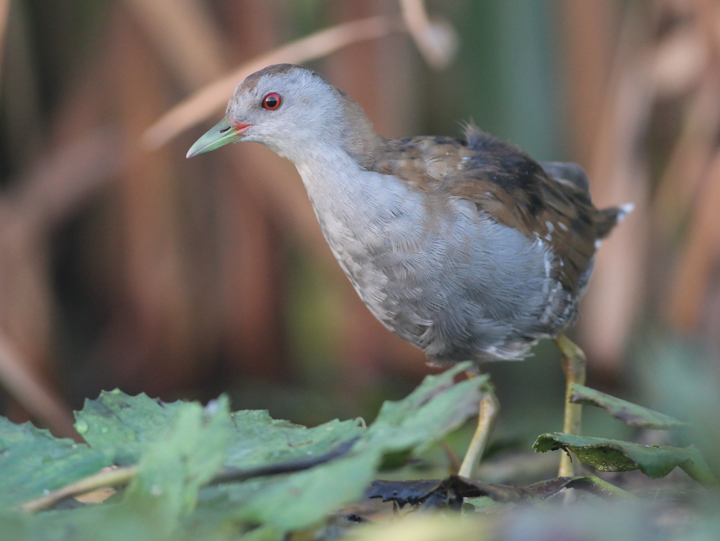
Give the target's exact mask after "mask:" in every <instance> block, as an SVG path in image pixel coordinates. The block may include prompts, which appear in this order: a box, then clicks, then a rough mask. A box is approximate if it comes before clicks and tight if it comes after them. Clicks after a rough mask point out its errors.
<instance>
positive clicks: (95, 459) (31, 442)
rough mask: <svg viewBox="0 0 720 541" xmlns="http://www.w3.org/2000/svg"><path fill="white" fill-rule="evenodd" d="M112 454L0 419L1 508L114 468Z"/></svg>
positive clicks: (29, 426) (27, 424) (28, 425)
mask: <svg viewBox="0 0 720 541" xmlns="http://www.w3.org/2000/svg"><path fill="white" fill-rule="evenodd" d="M112 456H113V453H112V452H106V451H105V450H102V449H91V448H90V447H88V446H87V445H84V444H81V443H76V442H74V441H73V440H70V439H64V438H63V439H57V438H55V437H53V436H52V434H50V432H49V431H47V430H41V429H39V428H35V427H34V426H33V425H32V424H30V423H24V424H21V425H16V424H14V423H12V422H10V421H9V420H7V419H5V418H4V417H0V472H2V473H1V474H0V508H2V507H9V508H12V507H14V506H16V505H18V504H19V503H21V502H23V501H25V500H29V499H32V498H36V497H39V496H42V495H43V493H44V492H46V491H47V492H49V491H51V490H55V489H57V488H60V487H62V486H64V485H67V484H69V483H72V482H74V481H77V480H78V479H81V478H83V477H85V476H87V475H91V474H93V473H96V472H97V471H99V470H100V469H102V468H104V467H105V466H109V465H110V464H112Z"/></svg>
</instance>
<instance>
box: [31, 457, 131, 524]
mask: <svg viewBox="0 0 720 541" xmlns="http://www.w3.org/2000/svg"><path fill="white" fill-rule="evenodd" d="M137 472H138V467H137V466H125V467H121V468H114V469H104V470H101V471H99V472H98V473H95V474H93V475H90V476H88V477H84V478H83V479H80V480H79V481H76V482H74V483H70V484H69V485H65V486H64V487H62V488H59V489H57V490H53V491H52V492H51V493H50V494H46V495H45V496H42V497H40V498H36V499H34V500H30V501H28V502H25V503H23V504H21V505H19V506H18V509H20V510H21V511H26V512H27V513H35V512H37V511H42V510H43V509H48V508H50V507H52V506H53V505H55V504H56V503H59V502H61V501H62V500H64V499H65V498H70V497H72V496H78V495H80V494H84V493H86V492H90V491H91V490H97V489H99V488H103V487H107V486H117V485H125V484H127V483H129V482H130V481H131V480H132V479H133V478H134V477H135V476H136V475H137Z"/></svg>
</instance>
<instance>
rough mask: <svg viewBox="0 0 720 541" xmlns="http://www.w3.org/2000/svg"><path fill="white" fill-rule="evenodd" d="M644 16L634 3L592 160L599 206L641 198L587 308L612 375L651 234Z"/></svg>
mask: <svg viewBox="0 0 720 541" xmlns="http://www.w3.org/2000/svg"><path fill="white" fill-rule="evenodd" d="M641 17H642V15H641V13H639V11H638V9H637V6H633V5H630V6H629V7H628V8H627V12H626V14H625V16H624V21H623V28H622V29H621V34H620V45H619V47H618V51H617V54H616V57H615V59H614V62H613V64H614V66H613V72H612V73H611V77H610V84H609V85H608V92H607V94H606V95H607V98H606V101H605V104H604V106H603V112H602V114H601V116H600V119H601V120H600V124H599V127H597V138H596V140H595V145H594V152H593V157H592V162H591V166H590V168H589V173H590V174H589V176H590V178H591V179H592V182H593V199H594V200H595V201H596V204H597V205H598V206H600V207H603V206H607V205H616V204H623V203H634V204H635V206H636V208H635V211H634V212H633V213H632V214H631V215H630V217H629V218H628V219H627V220H626V221H625V222H623V223H622V224H621V225H620V226H619V228H618V231H617V232H616V233H615V234H613V235H611V236H610V238H608V239H606V240H605V241H603V245H602V248H601V249H600V250H599V252H598V256H597V263H596V266H595V271H594V273H593V279H592V284H591V287H590V288H589V290H588V294H587V296H586V298H585V303H584V307H583V310H582V313H583V317H582V319H581V324H582V335H583V343H584V346H585V347H586V348H587V349H586V351H587V352H588V357H590V358H591V359H592V361H593V364H594V366H595V367H597V368H598V369H599V370H600V371H602V372H605V373H606V374H607V375H608V376H610V377H613V374H616V373H617V370H618V367H619V363H620V361H621V359H622V354H623V351H624V348H625V343H626V340H627V337H628V335H629V332H630V330H631V326H632V322H633V318H634V316H635V313H636V310H637V306H638V305H639V303H640V301H641V298H640V295H641V294H642V288H641V284H642V280H643V278H642V277H643V275H644V272H645V271H644V266H645V252H646V250H647V240H648V228H649V224H648V218H647V214H646V212H645V209H646V207H647V198H648V194H647V183H648V171H647V168H646V164H645V161H644V159H643V156H642V155H640V153H639V152H638V146H637V141H639V140H641V139H642V136H643V135H644V134H645V132H646V130H647V125H648V121H649V118H650V115H651V111H652V104H653V102H654V99H655V87H654V85H653V81H652V78H651V77H650V74H649V69H648V67H647V65H648V59H647V54H648V53H647V51H646V50H645V48H644V47H643V42H642V34H643V33H642V30H641V29H642V20H641ZM639 38H640V39H639Z"/></svg>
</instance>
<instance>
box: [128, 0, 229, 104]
mask: <svg viewBox="0 0 720 541" xmlns="http://www.w3.org/2000/svg"><path fill="white" fill-rule="evenodd" d="M126 4H127V6H128V7H129V8H130V9H131V11H133V13H134V14H135V15H136V16H137V17H138V19H139V20H140V21H141V22H142V23H143V25H144V26H145V28H146V29H147V31H148V33H149V35H150V37H151V39H152V40H153V42H154V44H155V45H156V46H157V48H158V49H159V50H160V53H161V54H162V56H163V58H164V59H165V60H166V62H167V63H168V64H169V66H170V68H171V69H172V71H173V72H174V73H175V75H176V76H177V77H178V78H179V79H180V80H181V81H182V82H183V83H184V85H185V86H186V87H187V88H188V89H191V90H194V89H196V88H198V87H200V86H202V85H203V84H206V83H207V82H208V81H211V80H213V79H215V78H217V77H219V76H220V75H221V74H222V72H223V68H224V66H223V62H222V59H223V53H222V51H223V47H222V39H221V37H220V36H219V35H218V32H217V31H216V29H215V26H214V24H213V21H212V18H211V16H210V14H209V13H208V9H207V6H206V4H205V3H204V2H198V1H197V0H126Z"/></svg>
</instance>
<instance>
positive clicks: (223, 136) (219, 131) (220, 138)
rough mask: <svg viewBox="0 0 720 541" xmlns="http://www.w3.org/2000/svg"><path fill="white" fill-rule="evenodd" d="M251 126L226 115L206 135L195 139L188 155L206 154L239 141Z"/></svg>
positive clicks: (189, 156)
mask: <svg viewBox="0 0 720 541" xmlns="http://www.w3.org/2000/svg"><path fill="white" fill-rule="evenodd" d="M251 126H252V125H251V124H244V123H243V122H236V121H234V120H230V119H229V118H227V117H225V118H223V119H222V120H221V121H220V122H218V123H217V124H215V125H214V126H213V127H212V128H210V129H209V130H208V131H207V132H206V133H205V135H203V136H202V137H201V138H200V139H198V140H197V141H195V144H194V145H193V146H191V147H190V150H188V153H187V156H186V157H187V158H192V157H193V156H198V155H199V154H205V153H206V152H210V151H211V150H215V149H216V148H220V147H222V146H225V145H227V144H228V143H234V142H235V141H239V140H240V139H241V138H242V135H243V133H245V132H246V131H247V130H248V128H250V127H251Z"/></svg>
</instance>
